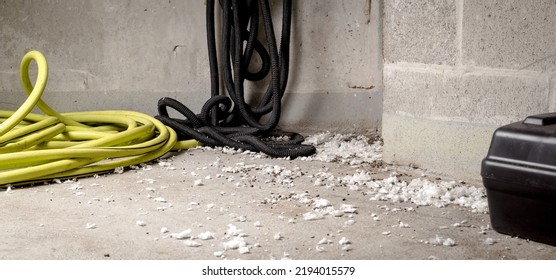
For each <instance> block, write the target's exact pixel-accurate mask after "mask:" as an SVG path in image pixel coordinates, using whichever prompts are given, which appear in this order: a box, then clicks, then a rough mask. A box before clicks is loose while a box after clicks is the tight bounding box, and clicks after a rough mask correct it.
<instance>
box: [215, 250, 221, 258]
mask: <svg viewBox="0 0 556 280" xmlns="http://www.w3.org/2000/svg"><path fill="white" fill-rule="evenodd" d="M213 255H214V256H215V257H217V258H220V257H222V256H224V251H216V252H214V253H213Z"/></svg>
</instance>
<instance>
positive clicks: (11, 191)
mask: <svg viewBox="0 0 556 280" xmlns="http://www.w3.org/2000/svg"><path fill="white" fill-rule="evenodd" d="M13 192H14V191H13V190H12V186H8V187H7V188H6V193H7V194H10V193H13Z"/></svg>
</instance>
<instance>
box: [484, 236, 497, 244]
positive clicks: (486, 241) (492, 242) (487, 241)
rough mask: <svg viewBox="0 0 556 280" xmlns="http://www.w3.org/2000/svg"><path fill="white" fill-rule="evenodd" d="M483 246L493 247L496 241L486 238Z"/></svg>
mask: <svg viewBox="0 0 556 280" xmlns="http://www.w3.org/2000/svg"><path fill="white" fill-rule="evenodd" d="M483 243H484V244H485V245H494V244H496V240H494V239H493V238H491V237H488V238H487V239H485V241H484V242H483Z"/></svg>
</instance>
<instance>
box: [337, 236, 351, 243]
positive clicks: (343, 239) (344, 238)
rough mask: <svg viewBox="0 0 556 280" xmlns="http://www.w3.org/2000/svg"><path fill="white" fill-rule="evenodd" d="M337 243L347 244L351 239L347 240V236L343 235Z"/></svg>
mask: <svg viewBox="0 0 556 280" xmlns="http://www.w3.org/2000/svg"><path fill="white" fill-rule="evenodd" d="M338 243H340V245H348V244H351V241H349V239H347V237H345V236H344V237H342V238H341V239H340V241H338Z"/></svg>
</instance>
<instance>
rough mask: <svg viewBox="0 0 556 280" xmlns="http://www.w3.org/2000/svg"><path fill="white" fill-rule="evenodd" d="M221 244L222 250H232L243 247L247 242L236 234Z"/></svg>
mask: <svg viewBox="0 0 556 280" xmlns="http://www.w3.org/2000/svg"><path fill="white" fill-rule="evenodd" d="M222 245H223V246H224V250H233V249H238V248H241V247H245V246H247V243H246V242H245V239H244V238H243V237H239V236H236V237H234V238H233V239H232V240H230V241H226V242H224V243H222Z"/></svg>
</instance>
